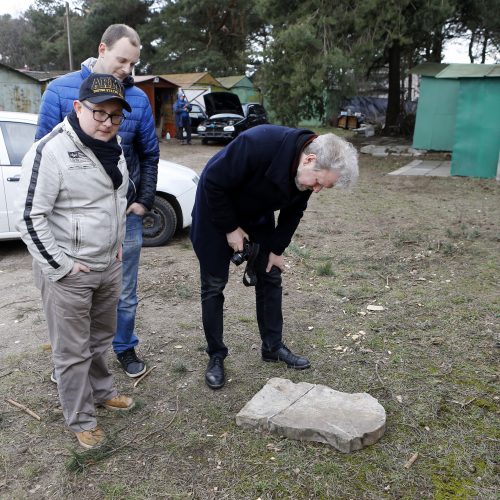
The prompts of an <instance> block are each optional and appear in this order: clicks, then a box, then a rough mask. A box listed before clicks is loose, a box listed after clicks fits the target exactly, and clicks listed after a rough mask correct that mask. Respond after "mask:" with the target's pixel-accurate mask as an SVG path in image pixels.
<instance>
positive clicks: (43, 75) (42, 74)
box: [19, 69, 68, 82]
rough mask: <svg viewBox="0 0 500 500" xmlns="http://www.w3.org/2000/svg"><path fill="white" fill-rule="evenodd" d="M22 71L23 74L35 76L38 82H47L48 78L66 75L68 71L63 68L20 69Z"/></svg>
mask: <svg viewBox="0 0 500 500" xmlns="http://www.w3.org/2000/svg"><path fill="white" fill-rule="evenodd" d="M19 71H21V72H22V73H24V74H25V75H28V76H31V77H32V78H35V79H36V80H38V81H39V82H47V81H50V80H54V79H56V78H57V77H58V76H62V75H66V74H67V73H68V71H65V70H60V71H56V70H54V71H32V70H27V69H20V70H19Z"/></svg>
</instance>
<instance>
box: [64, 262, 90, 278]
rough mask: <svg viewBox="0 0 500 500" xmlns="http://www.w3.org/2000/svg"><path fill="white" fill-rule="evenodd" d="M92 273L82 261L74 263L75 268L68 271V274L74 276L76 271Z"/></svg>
mask: <svg viewBox="0 0 500 500" xmlns="http://www.w3.org/2000/svg"><path fill="white" fill-rule="evenodd" d="M80 272H81V273H90V269H89V268H88V267H87V266H86V265H85V264H82V263H81V262H75V263H74V264H73V269H71V271H70V272H69V273H68V276H73V274H76V273H80Z"/></svg>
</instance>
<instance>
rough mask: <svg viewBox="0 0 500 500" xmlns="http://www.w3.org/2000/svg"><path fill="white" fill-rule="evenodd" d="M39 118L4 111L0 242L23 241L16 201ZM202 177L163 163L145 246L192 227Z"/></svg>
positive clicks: (0, 129)
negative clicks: (198, 187)
mask: <svg viewBox="0 0 500 500" xmlns="http://www.w3.org/2000/svg"><path fill="white" fill-rule="evenodd" d="M36 123H37V115H34V114H31V113H14V112H8V111H0V240H12V239H18V238H20V235H19V233H18V231H17V230H16V228H15V221H14V217H13V215H14V200H15V199H16V196H17V186H18V183H19V180H20V174H21V161H22V159H23V157H24V155H25V154H26V152H27V151H28V149H29V148H30V146H31V145H32V144H33V141H34V138H35V131H36ZM198 179H199V178H198V175H197V174H196V172H194V170H191V169H190V168H187V167H184V166H182V165H178V164H176V163H172V162H170V161H165V160H160V161H159V164H158V183H157V185H156V196H155V202H154V206H153V208H152V209H151V211H150V212H148V213H147V214H146V215H145V216H144V220H143V239H144V243H143V244H144V246H158V245H164V244H165V243H167V242H168V241H169V240H170V238H172V236H173V235H174V233H175V232H176V231H177V230H179V229H182V228H185V227H188V226H190V225H191V210H192V209H193V204H194V197H195V193H196V186H197V184H198Z"/></svg>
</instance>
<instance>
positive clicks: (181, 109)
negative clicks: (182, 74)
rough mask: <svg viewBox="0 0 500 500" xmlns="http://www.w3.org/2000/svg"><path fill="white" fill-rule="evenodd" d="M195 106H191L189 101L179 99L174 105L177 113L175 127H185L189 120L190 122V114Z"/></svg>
mask: <svg viewBox="0 0 500 500" xmlns="http://www.w3.org/2000/svg"><path fill="white" fill-rule="evenodd" d="M192 108H193V106H191V104H189V103H188V102H187V101H185V100H183V99H181V98H180V97H178V98H177V101H175V104H174V113H175V125H176V126H177V127H178V128H180V127H183V126H184V123H186V121H187V120H189V112H190V111H191V109H192Z"/></svg>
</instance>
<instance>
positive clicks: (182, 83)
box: [160, 72, 221, 88]
mask: <svg viewBox="0 0 500 500" xmlns="http://www.w3.org/2000/svg"><path fill="white" fill-rule="evenodd" d="M160 76H161V77H163V78H165V79H166V80H169V81H171V82H172V83H175V84H176V85H178V86H179V87H183V88H188V87H193V86H194V85H202V84H204V85H216V86H221V84H220V83H219V82H218V81H217V80H216V79H215V78H214V77H213V76H212V75H211V74H210V73H208V72H204V73H168V74H164V75H160Z"/></svg>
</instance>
